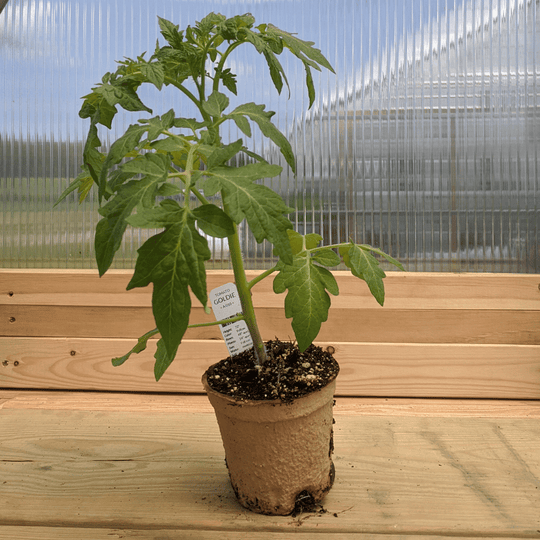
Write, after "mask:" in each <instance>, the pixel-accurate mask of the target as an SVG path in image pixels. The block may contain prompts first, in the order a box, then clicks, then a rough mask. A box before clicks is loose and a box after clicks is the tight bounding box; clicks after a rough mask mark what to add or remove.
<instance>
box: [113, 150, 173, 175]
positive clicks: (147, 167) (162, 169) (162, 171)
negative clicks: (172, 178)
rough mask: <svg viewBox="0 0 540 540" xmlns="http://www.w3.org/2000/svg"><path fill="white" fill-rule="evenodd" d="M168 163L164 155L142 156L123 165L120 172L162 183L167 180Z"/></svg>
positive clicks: (168, 160)
mask: <svg viewBox="0 0 540 540" xmlns="http://www.w3.org/2000/svg"><path fill="white" fill-rule="evenodd" d="M170 163H171V160H170V159H169V158H168V157H167V156H166V155H164V154H144V155H142V156H139V157H137V158H135V159H132V160H130V161H127V162H126V163H124V164H123V165H122V170H123V171H124V172H126V173H134V174H143V175H145V176H148V177H152V178H154V179H157V180H159V181H164V180H166V179H167V174H168V172H169V165H170Z"/></svg>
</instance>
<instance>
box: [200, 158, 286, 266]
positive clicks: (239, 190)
mask: <svg viewBox="0 0 540 540" xmlns="http://www.w3.org/2000/svg"><path fill="white" fill-rule="evenodd" d="M280 172H281V167H279V166H277V165H269V164H267V163H252V164H249V165H245V166H243V167H216V168H214V169H210V170H208V171H205V172H204V174H205V175H207V176H208V177H209V178H208V179H207V180H206V181H205V182H204V186H203V187H204V190H205V194H207V195H210V196H211V195H214V194H215V193H216V192H217V191H219V190H221V191H222V196H223V202H224V204H225V208H226V209H227V213H228V214H229V215H230V216H231V218H232V219H233V221H234V222H235V223H237V224H238V223H241V222H242V220H243V219H244V218H245V219H246V220H247V222H248V225H249V228H250V229H251V231H252V233H253V235H254V236H255V239H256V240H257V242H259V243H260V242H262V241H263V240H264V239H267V240H269V241H270V242H271V243H272V244H273V246H274V248H275V250H276V252H277V254H278V255H279V257H281V258H282V259H283V260H284V261H285V262H286V263H291V262H292V251H291V245H290V243H289V237H288V235H287V230H288V229H291V228H292V225H291V222H290V221H289V220H288V219H287V218H286V217H285V214H287V213H289V212H291V211H292V210H291V209H290V208H288V207H287V206H286V205H285V203H284V202H283V199H282V198H281V197H280V196H279V195H278V194H277V193H275V192H274V191H272V190H271V189H270V188H268V187H266V186H264V185H261V184H255V183H254V181H255V180H257V179H259V178H270V177H273V176H277V175H278V174H279V173H280Z"/></svg>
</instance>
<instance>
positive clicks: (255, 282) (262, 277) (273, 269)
mask: <svg viewBox="0 0 540 540" xmlns="http://www.w3.org/2000/svg"><path fill="white" fill-rule="evenodd" d="M276 268H277V267H276V266H272V268H269V269H268V270H265V271H264V272H263V273H262V274H259V275H258V276H257V277H254V278H253V279H252V280H251V281H250V282H249V283H248V287H249V288H250V289H252V288H253V286H254V285H257V283H259V281H262V280H263V279H264V278H266V277H268V276H269V275H270V274H273V273H274V272H275V271H276Z"/></svg>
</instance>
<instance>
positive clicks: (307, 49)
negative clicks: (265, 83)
mask: <svg viewBox="0 0 540 540" xmlns="http://www.w3.org/2000/svg"><path fill="white" fill-rule="evenodd" d="M267 31H268V34H271V35H275V36H279V37H280V38H281V39H282V40H283V43H284V45H285V46H286V47H287V48H288V49H289V50H290V51H291V52H292V53H293V54H294V55H295V56H296V57H297V58H299V59H300V60H302V61H303V62H304V63H305V62H306V58H305V57H307V58H309V59H311V60H313V62H315V63H316V64H320V65H321V66H323V67H325V68H326V69H328V70H330V71H331V72H332V73H335V72H334V69H333V68H332V66H331V64H330V62H328V60H327V59H326V58H325V57H324V55H323V54H322V53H321V51H320V50H319V49H316V48H315V47H313V45H314V43H313V41H304V40H302V39H300V38H298V37H296V36H294V35H293V34H289V32H285V31H284V30H280V29H279V28H277V27H276V26H274V25H273V24H269V25H268V27H267ZM310 65H311V66H313V67H315V66H314V64H310ZM317 69H319V68H317Z"/></svg>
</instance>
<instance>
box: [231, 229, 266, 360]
mask: <svg viewBox="0 0 540 540" xmlns="http://www.w3.org/2000/svg"><path fill="white" fill-rule="evenodd" d="M228 240H229V252H230V254H231V262H232V266H233V272H234V281H235V283H236V288H237V289H238V296H239V297H240V303H241V304H242V313H243V315H244V320H245V321H246V324H247V327H248V330H249V333H250V334H251V339H252V340H253V350H254V352H255V360H256V364H257V366H262V365H263V364H264V363H265V362H266V350H265V347H264V342H263V340H262V337H261V333H260V332H259V326H258V325H257V319H256V318H255V310H254V308H253V301H252V299H251V291H250V286H249V283H248V280H247V278H246V271H245V269H244V261H243V259H242V249H241V247H240V238H239V236H238V229H237V227H236V224H235V225H234V234H233V235H231V236H229V237H228Z"/></svg>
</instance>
